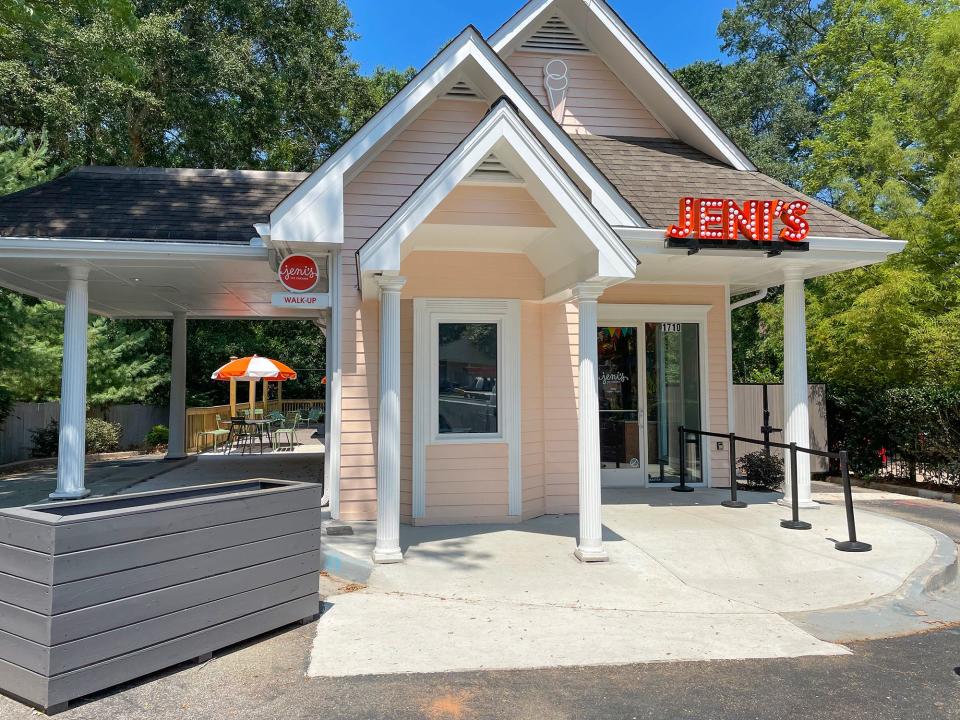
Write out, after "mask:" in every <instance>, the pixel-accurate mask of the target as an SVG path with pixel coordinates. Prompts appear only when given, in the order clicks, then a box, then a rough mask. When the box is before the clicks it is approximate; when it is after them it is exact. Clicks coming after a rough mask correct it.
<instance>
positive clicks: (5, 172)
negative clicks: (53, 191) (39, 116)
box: [0, 127, 61, 195]
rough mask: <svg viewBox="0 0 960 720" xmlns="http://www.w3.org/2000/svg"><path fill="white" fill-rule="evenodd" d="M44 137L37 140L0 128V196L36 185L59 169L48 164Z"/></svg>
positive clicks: (10, 129)
mask: <svg viewBox="0 0 960 720" xmlns="http://www.w3.org/2000/svg"><path fill="white" fill-rule="evenodd" d="M48 151H49V144H48V143H47V133H46V132H41V133H40V135H39V136H35V135H31V134H27V133H24V132H23V131H22V130H17V129H14V128H5V127H0V195H6V194H7V193H12V192H16V191H17V190H23V189H24V188H28V187H30V186H32V185H39V184H40V183H43V182H47V181H48V180H52V179H53V178H54V177H56V176H57V175H58V174H59V172H60V170H61V168H59V167H56V166H53V165H51V164H50V158H49V153H48Z"/></svg>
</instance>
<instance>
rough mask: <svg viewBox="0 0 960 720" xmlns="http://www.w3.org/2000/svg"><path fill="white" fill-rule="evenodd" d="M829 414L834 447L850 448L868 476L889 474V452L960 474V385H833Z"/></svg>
mask: <svg viewBox="0 0 960 720" xmlns="http://www.w3.org/2000/svg"><path fill="white" fill-rule="evenodd" d="M827 418H828V420H829V435H830V447H831V449H839V448H845V449H846V450H847V451H848V452H849V454H850V469H851V470H852V471H853V472H854V473H856V474H858V475H860V476H862V477H875V476H877V475H884V474H889V472H890V468H886V469H884V468H883V467H882V462H883V457H884V456H885V457H887V458H891V457H896V458H897V459H898V460H900V461H902V462H903V464H904V466H909V467H916V466H917V465H918V464H919V465H923V466H925V467H926V468H927V470H926V472H927V473H929V474H935V475H936V474H941V473H942V474H943V475H944V477H945V480H940V482H945V481H946V482H952V483H954V484H956V483H957V482H958V480H960V476H958V475H957V474H956V469H957V468H958V467H960V389H957V388H950V387H907V388H887V389H875V388H849V387H847V388H844V387H830V388H828V393H827ZM882 451H886V452H882ZM951 478H952V479H951Z"/></svg>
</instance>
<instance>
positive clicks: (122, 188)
mask: <svg viewBox="0 0 960 720" xmlns="http://www.w3.org/2000/svg"><path fill="white" fill-rule="evenodd" d="M306 177H307V173H293V172H260V171H253V170H185V169H175V170H168V169H161V168H119V167H83V168H77V169H75V170H72V171H70V172H69V173H67V174H66V175H63V176H61V177H59V178H57V179H56V180H54V181H52V182H49V183H45V184H43V185H38V186H36V187H33V188H29V189H27V190H22V191H20V192H17V193H13V194H10V195H5V196H3V197H0V236H6V237H11V236H14V237H17V236H22V237H61V238H67V237H69V238H98V239H114V240H116V239H123V240H127V239H131V240H154V241H163V240H167V241H173V240H181V241H187V242H207V243H247V242H249V241H250V238H252V237H254V236H255V235H256V232H255V231H254V229H253V224H254V223H258V222H266V221H267V220H269V217H270V211H271V210H273V208H274V207H276V206H277V204H278V203H279V202H280V201H281V200H282V199H283V198H284V197H286V196H287V194H289V193H290V191H291V190H293V189H294V188H295V187H297V185H299V184H300V183H301V182H303V180H304V179H305V178H306Z"/></svg>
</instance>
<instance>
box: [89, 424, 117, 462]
mask: <svg viewBox="0 0 960 720" xmlns="http://www.w3.org/2000/svg"><path fill="white" fill-rule="evenodd" d="M121 437H123V426H122V425H120V423H112V422H107V421H106V420H100V419H99V418H87V452H88V453H108V452H116V451H117V450H119V449H120V438H121Z"/></svg>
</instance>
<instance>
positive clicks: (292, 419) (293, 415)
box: [283, 410, 303, 430]
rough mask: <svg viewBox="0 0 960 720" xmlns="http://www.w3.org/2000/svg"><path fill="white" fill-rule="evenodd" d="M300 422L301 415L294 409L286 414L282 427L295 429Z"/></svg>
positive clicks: (301, 420) (301, 419)
mask: <svg viewBox="0 0 960 720" xmlns="http://www.w3.org/2000/svg"><path fill="white" fill-rule="evenodd" d="M301 422H303V416H302V415H301V414H300V411H299V410H294V411H292V412H288V413H287V414H286V418H285V421H284V424H283V427H285V428H292V429H293V430H296V429H297V428H298V427H299V426H300V423H301Z"/></svg>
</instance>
